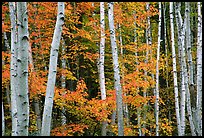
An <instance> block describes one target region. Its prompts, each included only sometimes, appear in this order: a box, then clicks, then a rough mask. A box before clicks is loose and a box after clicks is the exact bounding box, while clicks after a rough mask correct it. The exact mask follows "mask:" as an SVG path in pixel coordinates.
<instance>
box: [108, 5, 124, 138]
mask: <svg viewBox="0 0 204 138" xmlns="http://www.w3.org/2000/svg"><path fill="white" fill-rule="evenodd" d="M108 20H109V29H110V39H111V47H112V56H113V70H114V82H115V84H114V86H115V90H116V106H117V117H118V136H123V135H124V130H123V107H122V105H123V102H122V88H121V84H120V71H119V63H118V52H117V44H116V37H115V29H114V15H113V2H108Z"/></svg>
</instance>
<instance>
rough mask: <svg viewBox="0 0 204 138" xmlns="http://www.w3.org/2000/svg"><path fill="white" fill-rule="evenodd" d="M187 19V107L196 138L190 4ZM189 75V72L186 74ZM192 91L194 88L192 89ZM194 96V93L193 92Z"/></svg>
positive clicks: (186, 6)
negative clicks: (192, 107)
mask: <svg viewBox="0 0 204 138" xmlns="http://www.w3.org/2000/svg"><path fill="white" fill-rule="evenodd" d="M185 17H186V45H187V46H186V49H187V55H188V56H187V57H188V72H189V80H188V78H186V79H187V80H188V82H189V83H187V87H186V90H187V93H186V106H187V111H188V118H189V123H190V128H191V134H192V136H196V133H195V126H194V122H193V118H192V111H191V100H190V92H189V86H190V87H194V83H193V65H192V55H191V38H190V36H191V30H190V5H189V2H185ZM185 73H186V75H187V72H185ZM191 89H192V88H191ZM192 94H193V92H192Z"/></svg>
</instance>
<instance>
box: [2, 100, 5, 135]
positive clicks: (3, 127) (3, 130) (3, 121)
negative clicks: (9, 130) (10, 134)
mask: <svg viewBox="0 0 204 138" xmlns="http://www.w3.org/2000/svg"><path fill="white" fill-rule="evenodd" d="M1 132H2V136H4V134H5V120H4V106H3V101H2V131H1Z"/></svg>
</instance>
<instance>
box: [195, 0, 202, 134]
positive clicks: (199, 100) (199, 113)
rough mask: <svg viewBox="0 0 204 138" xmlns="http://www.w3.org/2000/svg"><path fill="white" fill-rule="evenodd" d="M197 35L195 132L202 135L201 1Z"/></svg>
mask: <svg viewBox="0 0 204 138" xmlns="http://www.w3.org/2000/svg"><path fill="white" fill-rule="evenodd" d="M197 5H198V35H197V37H198V38H197V101H196V107H197V118H198V119H197V130H198V131H197V132H198V135H199V136H202V15H201V3H200V2H198V3H197Z"/></svg>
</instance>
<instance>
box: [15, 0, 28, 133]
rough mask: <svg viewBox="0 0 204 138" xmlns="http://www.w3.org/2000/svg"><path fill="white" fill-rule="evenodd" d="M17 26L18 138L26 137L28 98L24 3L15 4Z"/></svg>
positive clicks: (26, 25) (26, 31)
mask: <svg viewBox="0 0 204 138" xmlns="http://www.w3.org/2000/svg"><path fill="white" fill-rule="evenodd" d="M17 25H18V49H19V50H18V58H17V77H18V78H17V82H18V90H17V106H19V107H20V108H18V112H17V117H18V119H17V131H18V132H17V133H18V136H28V127H29V98H28V47H29V41H28V40H29V32H28V12H27V4H26V2H18V3H17Z"/></svg>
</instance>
